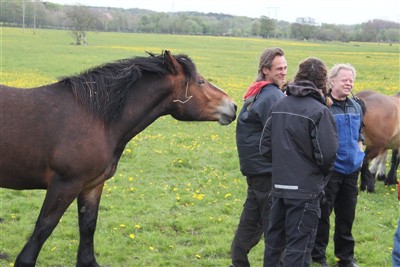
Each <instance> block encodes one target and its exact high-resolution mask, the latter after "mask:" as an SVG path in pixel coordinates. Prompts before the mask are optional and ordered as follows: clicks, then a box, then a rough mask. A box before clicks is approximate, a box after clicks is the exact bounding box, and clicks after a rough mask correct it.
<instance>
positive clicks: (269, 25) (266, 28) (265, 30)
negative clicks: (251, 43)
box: [260, 16, 275, 38]
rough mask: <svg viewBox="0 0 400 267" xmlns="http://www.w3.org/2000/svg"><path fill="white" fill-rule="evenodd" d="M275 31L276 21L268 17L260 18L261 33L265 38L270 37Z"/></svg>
mask: <svg viewBox="0 0 400 267" xmlns="http://www.w3.org/2000/svg"><path fill="white" fill-rule="evenodd" d="M274 32H275V21H274V20H273V19H270V18H268V17H265V16H262V17H261V18H260V35H261V36H262V37H264V38H270V37H272V36H273V33H274Z"/></svg>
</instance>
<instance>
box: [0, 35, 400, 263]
mask: <svg viewBox="0 0 400 267" xmlns="http://www.w3.org/2000/svg"><path fill="white" fill-rule="evenodd" d="M0 31H1V32H0V33H1V37H0V38H1V50H0V51H1V67H0V68H1V69H0V77H1V78H0V82H1V83H2V84H7V85H11V86H16V87H27V88H31V87H35V86H39V85H43V84H46V83H51V82H54V81H56V79H57V78H58V77H62V76H68V75H73V74H76V73H79V72H80V71H82V70H84V69H87V68H90V67H92V66H95V65H98V64H101V63H104V62H108V61H112V60H116V59H121V58H127V57H132V56H143V55H145V51H150V52H154V53H160V52H161V51H162V50H164V49H168V50H171V52H172V53H174V54H177V53H185V54H188V55H189V56H190V57H191V58H192V59H193V61H194V62H195V63H196V65H197V68H198V70H199V72H200V73H202V74H203V75H204V76H205V77H206V78H207V79H208V80H210V81H212V82H213V83H214V84H216V85H218V86H219V87H221V88H222V89H224V90H225V91H226V92H227V93H228V94H230V95H231V96H232V97H233V98H234V99H235V100H236V102H237V103H238V105H239V106H241V97H242V95H243V93H244V92H245V90H246V88H247V86H248V85H249V84H250V83H251V82H252V81H253V80H254V78H255V74H256V71H257V65H258V58H259V56H260V54H261V52H262V50H263V49H264V48H265V47H270V46H280V47H282V48H283V49H284V50H285V52H286V58H287V60H288V64H289V74H288V77H289V78H292V77H293V75H294V73H295V72H296V71H297V66H298V63H299V62H300V61H301V60H303V59H304V58H306V57H311V56H312V57H318V58H320V59H322V60H324V61H325V62H326V64H327V65H328V66H329V67H331V66H332V65H333V64H335V63H342V62H348V63H351V64H353V65H354V66H355V68H356V70H357V72H358V73H357V79H356V85H355V92H357V91H360V90H363V89H367V88H372V89H375V90H378V91H380V92H382V93H385V94H389V95H393V94H394V93H396V92H398V91H399V87H400V84H399V83H400V70H399V67H400V64H399V60H400V57H399V45H398V44H393V45H389V44H375V43H309V42H294V41H288V40H274V39H269V40H265V39H241V38H226V37H207V36H204V37H198V36H176V35H150V34H126V33H89V34H88V41H89V46H74V45H71V44H70V43H72V42H73V39H72V37H71V36H70V35H69V32H67V31H53V30H36V34H35V35H33V34H32V32H31V30H29V29H25V31H23V30H22V29H11V28H0ZM21 130H24V129H21ZM0 153H1V154H0V155H1V156H6V155H7V151H0ZM376 190H377V192H376V194H367V193H365V192H360V194H359V199H358V206H357V214H356V220H355V224H354V236H355V239H356V248H355V257H356V259H357V261H358V263H359V264H360V266H365V267H381V266H391V258H390V253H391V248H392V245H393V234H394V231H395V228H396V226H397V219H398V217H399V216H398V215H399V212H398V205H397V200H396V193H397V191H396V188H395V186H390V187H387V186H384V185H383V184H382V183H381V182H377V186H376ZM44 193H45V192H44V191H36V190H33V191H13V190H7V189H0V266H1V267H3V266H4V267H6V266H12V262H13V261H14V260H15V258H16V256H17V255H18V253H19V251H20V250H21V249H22V247H23V245H24V244H25V242H26V240H27V238H28V237H29V235H30V234H31V232H32V230H33V227H34V223H35V221H36V218H37V216H38V214H39V210H40V207H41V205H42V201H43V198H44ZM245 195H246V182H245V179H244V178H243V177H242V175H241V173H240V171H239V169H238V161H237V153H236V146H235V123H233V124H232V125H229V126H224V127H222V126H219V125H218V124H217V123H211V122H201V123H192V122H178V121H175V120H173V119H172V118H170V117H163V118H160V119H159V120H157V121H156V122H155V123H153V124H152V125H151V126H150V127H148V128H147V129H146V130H145V131H144V132H142V133H141V134H139V135H138V136H137V137H135V138H134V139H133V140H132V141H131V142H129V144H128V145H127V148H126V150H125V152H124V154H123V156H122V158H121V161H120V164H119V167H118V171H117V173H116V175H115V176H114V177H113V178H112V179H110V180H108V181H107V183H106V186H105V188H104V192H103V196H102V200H101V204H100V211H99V218H98V223H97V231H96V235H95V251H96V255H97V259H98V262H99V263H100V264H101V265H102V266H117V267H119V266H124V267H125V266H126V267H129V266H174V267H175V266H176V267H181V266H182V267H184V266H210V267H214V266H228V265H229V263H230V260H229V258H230V243H231V241H232V238H233V234H234V231H235V229H236V226H237V223H238V220H239V216H240V212H241V208H242V204H243V201H244V198H245ZM331 236H332V235H331ZM78 239H79V235H78V225H77V212H76V205H75V202H74V203H73V204H72V205H71V207H70V208H69V209H68V210H67V212H66V213H65V214H64V216H63V217H62V219H61V221H60V223H59V225H58V226H57V228H56V229H55V230H54V232H53V234H52V235H51V237H50V238H49V239H48V240H47V242H46V243H45V245H44V246H43V249H42V251H41V253H40V255H39V259H38V266H40V267H42V266H43V267H47V266H74V264H75V257H76V251H77V247H78ZM331 240H332V238H331ZM262 255H263V245H262V243H260V244H259V245H258V246H257V247H256V248H255V249H254V250H252V252H251V255H250V258H251V261H252V263H253V265H254V266H261V265H262ZM328 260H329V262H330V263H331V264H332V265H333V264H334V263H335V258H334V256H333V249H332V242H331V244H330V245H329V246H328Z"/></svg>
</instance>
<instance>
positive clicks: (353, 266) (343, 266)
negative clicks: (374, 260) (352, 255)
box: [338, 261, 359, 267]
mask: <svg viewBox="0 0 400 267" xmlns="http://www.w3.org/2000/svg"><path fill="white" fill-rule="evenodd" d="M338 266H339V267H359V266H358V264H357V263H356V262H355V261H351V262H349V263H340V262H338Z"/></svg>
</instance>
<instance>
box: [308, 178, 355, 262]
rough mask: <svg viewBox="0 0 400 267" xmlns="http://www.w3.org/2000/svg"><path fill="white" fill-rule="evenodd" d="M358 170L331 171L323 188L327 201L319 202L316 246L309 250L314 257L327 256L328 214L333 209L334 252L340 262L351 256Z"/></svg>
mask: <svg viewBox="0 0 400 267" xmlns="http://www.w3.org/2000/svg"><path fill="white" fill-rule="evenodd" d="M358 173H359V171H356V172H354V173H351V174H347V175H344V174H340V173H337V172H332V176H331V178H330V180H329V182H328V184H327V187H326V189H325V195H326V201H325V202H324V203H321V211H322V212H321V219H320V220H319V223H318V231H317V236H316V239H315V246H314V249H313V252H312V258H313V260H321V259H325V258H326V255H325V253H326V247H327V245H328V241H329V228H330V223H329V216H330V214H331V213H332V211H334V212H335V234H334V237H333V241H334V251H335V256H336V257H337V258H339V262H338V264H339V266H340V265H345V264H347V263H349V262H351V261H353V260H354V238H353V235H352V233H351V230H352V227H353V222H354V218H355V213H356V204H357V195H358V188H357V179H358Z"/></svg>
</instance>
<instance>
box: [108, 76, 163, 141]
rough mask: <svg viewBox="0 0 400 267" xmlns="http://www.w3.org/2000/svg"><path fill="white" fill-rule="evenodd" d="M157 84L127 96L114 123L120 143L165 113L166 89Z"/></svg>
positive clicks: (129, 138)
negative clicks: (142, 92)
mask: <svg viewBox="0 0 400 267" xmlns="http://www.w3.org/2000/svg"><path fill="white" fill-rule="evenodd" d="M158 85H159V86H148V87H147V88H152V89H151V91H146V92H145V94H140V92H135V93H132V94H131V95H129V96H127V100H126V104H125V108H124V110H123V112H122V114H121V118H120V120H118V122H117V123H116V125H115V130H116V134H117V136H116V137H117V139H118V140H119V142H120V143H121V144H123V143H125V144H124V145H126V143H128V142H129V141H130V140H131V139H132V138H134V137H135V136H136V135H137V134H139V133H140V132H142V131H143V130H144V129H146V128H147V127H148V126H149V125H150V124H152V123H153V122H154V121H155V120H157V119H158V118H159V117H160V116H163V115H166V114H167V106H168V104H166V101H168V100H167V99H168V90H167V89H165V88H161V87H160V85H161V83H159V84H158ZM164 87H165V85H164Z"/></svg>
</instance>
